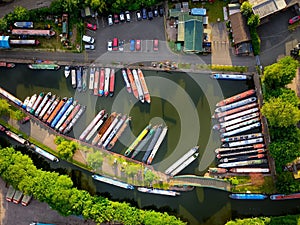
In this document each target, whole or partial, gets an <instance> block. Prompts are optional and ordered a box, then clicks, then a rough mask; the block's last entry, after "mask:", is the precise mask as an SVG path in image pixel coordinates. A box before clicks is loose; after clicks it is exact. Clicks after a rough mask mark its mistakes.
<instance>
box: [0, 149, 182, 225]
mask: <svg viewBox="0 0 300 225" xmlns="http://www.w3.org/2000/svg"><path fill="white" fill-rule="evenodd" d="M27 158H28V157H27V156H24V155H22V154H21V153H20V152H15V150H14V149H12V148H3V149H1V150H0V171H1V175H2V176H3V174H5V176H3V178H4V180H5V181H9V182H12V184H13V186H14V187H18V188H20V190H21V191H22V192H24V193H25V192H26V193H28V194H32V195H33V197H34V198H35V199H37V200H39V201H41V202H46V203H48V204H49V205H50V206H51V207H52V209H54V210H57V211H58V212H59V213H61V214H62V215H73V214H75V215H83V217H84V218H85V219H93V220H94V221H95V222H96V223H99V224H100V223H102V222H115V221H117V222H120V223H122V224H124V225H135V224H136V225H139V224H145V225H146V224H147V225H152V224H153V225H154V224H155V225H157V224H170V225H171V224H172V225H173V224H174V225H177V224H178V225H183V224H185V223H183V222H182V221H180V220H178V219H176V218H175V217H174V216H169V215H168V214H167V213H164V214H162V213H159V212H154V211H152V212H151V216H152V217H153V218H152V220H148V218H149V217H147V216H144V215H146V214H147V211H146V212H143V211H141V210H140V209H137V208H135V207H132V206H130V205H129V204H128V203H125V202H124V203H119V202H113V201H110V200H108V199H107V198H104V197H98V196H96V197H93V196H91V195H89V194H88V193H87V192H86V191H80V190H77V189H76V188H72V187H71V186H72V181H71V179H70V178H68V177H67V176H65V175H62V176H61V175H59V174H58V173H56V172H45V171H42V170H38V169H37V168H36V167H35V166H34V165H33V164H32V161H31V160H28V159H27ZM13 177H14V178H16V179H13ZM17 181H19V183H18V182H17ZM22 188H24V189H22Z"/></svg>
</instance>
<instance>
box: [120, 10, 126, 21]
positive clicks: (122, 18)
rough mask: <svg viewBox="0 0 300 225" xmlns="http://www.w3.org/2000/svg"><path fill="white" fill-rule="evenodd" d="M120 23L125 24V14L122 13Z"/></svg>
mask: <svg viewBox="0 0 300 225" xmlns="http://www.w3.org/2000/svg"><path fill="white" fill-rule="evenodd" d="M120 22H125V14H124V13H123V12H121V13H120Z"/></svg>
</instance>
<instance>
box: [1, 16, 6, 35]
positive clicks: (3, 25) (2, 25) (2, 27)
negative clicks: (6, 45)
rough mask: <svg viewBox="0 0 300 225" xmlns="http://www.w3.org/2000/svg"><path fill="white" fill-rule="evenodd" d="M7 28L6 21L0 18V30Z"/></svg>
mask: <svg viewBox="0 0 300 225" xmlns="http://www.w3.org/2000/svg"><path fill="white" fill-rule="evenodd" d="M6 30H7V21H6V19H4V18H1V19H0V32H1V31H2V32H3V31H6Z"/></svg>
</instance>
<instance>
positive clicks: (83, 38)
mask: <svg viewBox="0 0 300 225" xmlns="http://www.w3.org/2000/svg"><path fill="white" fill-rule="evenodd" d="M82 41H84V42H86V43H89V44H94V43H95V39H94V38H92V37H90V36H87V35H83V36H82Z"/></svg>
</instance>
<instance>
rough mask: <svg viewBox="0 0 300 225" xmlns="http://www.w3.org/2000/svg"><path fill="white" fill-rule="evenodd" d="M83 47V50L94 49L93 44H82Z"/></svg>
mask: <svg viewBox="0 0 300 225" xmlns="http://www.w3.org/2000/svg"><path fill="white" fill-rule="evenodd" d="M84 49H85V50H94V49H95V45H84Z"/></svg>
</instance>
